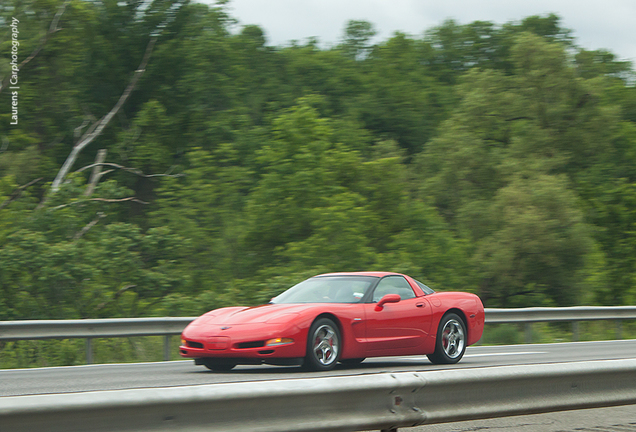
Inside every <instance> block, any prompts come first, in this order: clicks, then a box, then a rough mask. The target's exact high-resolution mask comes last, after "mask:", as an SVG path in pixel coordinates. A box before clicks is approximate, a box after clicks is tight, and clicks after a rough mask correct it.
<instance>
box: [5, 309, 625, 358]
mask: <svg viewBox="0 0 636 432" xmlns="http://www.w3.org/2000/svg"><path fill="white" fill-rule="evenodd" d="M193 319H194V317H163V318H113V319H84V320H35V321H0V340H28V339H67V338H85V339H86V362H87V363H88V364H90V363H92V344H91V341H92V339H93V338H109V337H130V336H163V337H164V348H163V357H164V360H169V359H170V336H172V335H178V334H181V332H182V331H183V329H184V328H185V327H186V326H187V325H188V324H189V323H190V322H191V321H192V320H193ZM626 319H636V306H617V307H604V306H579V307H567V308H519V309H493V308H486V323H487V324H500V323H524V324H525V335H526V336H525V339H526V342H527V343H530V342H531V341H532V327H531V325H532V323H535V322H557V321H570V322H572V323H573V324H572V326H573V339H574V340H578V322H579V321H592V320H614V321H616V322H617V327H616V338H617V339H620V338H621V324H620V323H621V320H626Z"/></svg>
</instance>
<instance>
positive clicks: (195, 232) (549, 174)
mask: <svg viewBox="0 0 636 432" xmlns="http://www.w3.org/2000/svg"><path fill="white" fill-rule="evenodd" d="M227 10H228V9H227V5H226V4H225V2H218V3H217V4H216V5H214V6H207V5H203V4H198V3H187V2H185V3H184V2H177V1H174V0H155V1H154V2H153V3H152V4H151V5H150V6H149V5H148V3H147V2H142V1H139V0H125V1H118V0H102V1H91V2H88V1H84V0H7V1H5V2H3V3H2V6H0V19H1V20H2V21H3V26H2V28H3V29H4V30H2V35H1V36H0V52H1V53H2V57H0V75H2V77H3V80H4V78H5V77H7V76H8V75H7V74H10V71H11V65H10V61H11V58H10V52H11V29H10V27H9V26H8V24H9V23H11V22H12V18H13V17H15V18H17V19H18V20H19V40H20V46H19V53H20V54H19V55H20V61H23V60H24V59H26V58H27V56H29V55H30V54H31V53H33V54H35V56H34V57H32V58H31V59H30V60H29V61H28V62H27V63H26V64H24V65H23V66H22V67H21V69H20V71H19V80H20V89H19V99H18V100H19V105H18V108H19V124H18V125H12V124H11V123H12V121H11V110H10V107H11V100H12V99H11V92H10V91H9V90H8V89H7V88H6V87H4V88H3V89H2V91H1V93H0V106H1V107H2V108H1V109H0V138H1V142H0V320H13V319H44V318H54V319H61V318H87V317H119V316H148V315H161V316H163V315H194V314H197V313H201V312H203V311H205V310H209V309H211V308H214V307H218V306H222V305H227V304H236V303H243V304H254V303H258V302H262V301H266V300H268V299H269V298H270V297H271V296H273V295H275V294H276V293H278V292H280V290H281V289H284V288H286V287H288V286H290V285H291V284H292V283H294V282H297V281H299V280H301V279H302V278H304V277H306V276H309V275H313V274H316V273H318V272H327V271H340V270H343V271H344V270H347V271H356V270H370V269H382V270H392V271H399V272H404V273H407V274H410V275H412V276H414V277H416V278H418V279H420V280H422V281H423V282H426V283H428V284H430V285H431V286H432V287H434V288H435V289H438V290H465V291H471V292H476V293H478V294H479V295H480V296H481V297H482V299H483V300H484V303H485V304H486V306H489V307H513V306H540V305H541V306H557V305H558V306H568V305H576V304H604V305H622V304H629V303H633V302H634V301H636V88H635V87H634V85H633V84H634V74H633V69H632V66H631V64H629V63H625V62H621V61H618V60H617V58H616V57H615V56H614V55H613V54H612V53H610V52H607V51H588V50H585V49H583V48H581V47H578V46H577V45H576V41H575V40H574V39H573V38H572V37H571V32H570V31H569V30H567V29H564V28H562V27H561V26H560V21H559V18H558V17H556V16H554V15H548V16H533V17H529V18H526V19H524V20H522V21H521V22H512V23H508V24H505V25H503V26H499V25H495V24H492V23H489V22H474V23H471V24H467V25H459V24H457V23H455V22H453V21H447V22H444V23H442V24H441V25H440V26H439V27H436V28H432V29H429V30H428V31H427V32H426V33H424V34H423V36H421V37H413V36H408V35H405V34H401V33H396V34H395V35H394V36H392V37H391V38H390V39H388V40H384V41H379V42H377V43H373V42H372V41H373V40H374V39H373V38H374V35H375V32H374V30H373V25H372V24H371V23H368V22H364V21H351V22H350V23H349V25H348V26H347V27H346V28H345V29H344V33H343V38H342V40H341V43H340V44H339V45H336V46H332V47H329V48H324V47H321V46H320V44H319V42H318V41H316V40H308V41H304V42H292V43H290V45H288V46H284V47H273V46H269V45H267V41H266V35H265V34H264V32H263V31H262V30H261V29H260V28H259V27H257V26H252V25H247V26H242V27H241V26H238V25H237V24H236V22H235V20H234V19H233V18H232V17H231V16H229V15H228V12H227ZM54 22H55V23H56V26H55V27H54V26H53V25H52V24H53V23H54ZM51 29H53V31H51ZM154 40H156V43H154V42H153V41H154ZM151 42H152V43H151ZM149 43H151V44H150V45H152V47H153V49H152V52H150V51H149V50H148V47H149ZM153 44H154V45H153ZM40 48H41V49H40ZM144 53H147V54H148V53H150V57H149V59H148V62H147V65H146V66H145V68H142V69H144V70H143V71H141V70H138V68H140V65H141V64H143V63H142V59H143V58H144ZM136 71H137V72H136ZM135 77H138V79H139V81H138V82H137V84H136V85H135V86H134V89H132V92H131V93H130V96H129V97H128V98H127V99H126V100H125V102H124V103H123V105H122V106H121V108H120V109H119V110H118V111H117V113H116V114H115V115H114V116H113V117H112V119H111V120H110V122H109V123H108V124H107V125H106V126H105V127H104V128H103V130H101V131H100V133H99V134H98V136H96V137H95V138H94V139H92V140H91V141H90V142H89V143H88V144H87V145H86V146H85V147H83V148H81V151H79V150H78V151H77V158H76V160H74V163H73V164H72V168H71V170H70V171H69V173H68V174H66V175H62V176H61V177H62V180H63V181H62V182H61V185H60V186H59V188H57V187H53V188H52V187H51V184H52V182H53V181H54V179H55V178H56V177H57V176H58V175H59V173H60V169H61V167H62V165H63V164H64V162H65V161H66V160H67V158H68V157H69V155H70V154H71V152H72V150H73V148H74V146H75V148H76V149H77V148H79V147H78V143H81V142H83V141H82V140H83V139H84V138H85V137H86V136H88V135H87V134H90V133H91V132H94V130H95V129H94V127H95V125H96V124H98V123H97V122H98V121H100V119H104V118H105V116H106V115H107V114H108V113H109V112H110V111H111V110H112V109H113V107H115V106H116V104H117V102H118V100H120V97H121V96H122V94H125V93H126V89H127V87H128V86H129V84H130V83H131V80H133V79H135ZM101 149H103V150H106V159H105V162H104V163H105V165H97V166H92V165H94V161H95V160H96V155H97V154H98V150H101ZM98 162H99V159H98ZM95 168H97V169H95ZM124 168H128V169H124ZM100 169H101V172H98V171H99V170H100ZM91 173H94V174H91ZM157 174H162V175H160V176H158V175H157Z"/></svg>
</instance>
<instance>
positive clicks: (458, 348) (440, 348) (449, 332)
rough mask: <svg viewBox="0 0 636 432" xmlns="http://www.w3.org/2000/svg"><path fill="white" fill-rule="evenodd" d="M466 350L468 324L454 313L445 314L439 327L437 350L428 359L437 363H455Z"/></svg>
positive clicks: (436, 341) (436, 342)
mask: <svg viewBox="0 0 636 432" xmlns="http://www.w3.org/2000/svg"><path fill="white" fill-rule="evenodd" d="M465 352H466V325H465V324H464V321H463V320H462V319H461V318H460V317H459V316H458V315H457V314H454V313H448V314H446V315H444V316H443V317H442V319H441V321H440V322H439V327H438V328H437V339H436V340H435V352H434V353H433V354H429V355H428V356H427V357H428V359H429V360H430V361H431V362H432V363H435V364H453V363H457V362H458V361H460V360H461V358H462V357H463V356H464V353H465Z"/></svg>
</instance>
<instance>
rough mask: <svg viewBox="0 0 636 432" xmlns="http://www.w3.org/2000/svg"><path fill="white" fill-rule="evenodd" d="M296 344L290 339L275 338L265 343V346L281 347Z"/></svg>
mask: <svg viewBox="0 0 636 432" xmlns="http://www.w3.org/2000/svg"><path fill="white" fill-rule="evenodd" d="M291 343H294V340H293V339H290V338H274V339H270V340H268V341H266V342H265V346H280V345H288V344H291Z"/></svg>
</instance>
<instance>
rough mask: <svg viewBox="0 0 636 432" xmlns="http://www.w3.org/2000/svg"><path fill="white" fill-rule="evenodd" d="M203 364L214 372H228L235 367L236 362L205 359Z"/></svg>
mask: <svg viewBox="0 0 636 432" xmlns="http://www.w3.org/2000/svg"><path fill="white" fill-rule="evenodd" d="M203 365H204V366H205V367H206V368H208V369H210V370H211V371H214V372H228V371H231V370H232V369H234V366H236V363H232V362H224V361H218V360H211V359H205V361H204V362H203Z"/></svg>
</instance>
